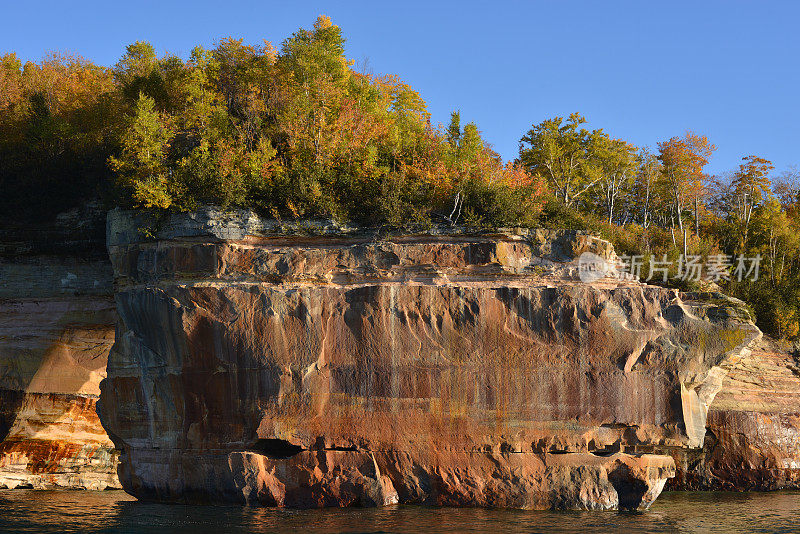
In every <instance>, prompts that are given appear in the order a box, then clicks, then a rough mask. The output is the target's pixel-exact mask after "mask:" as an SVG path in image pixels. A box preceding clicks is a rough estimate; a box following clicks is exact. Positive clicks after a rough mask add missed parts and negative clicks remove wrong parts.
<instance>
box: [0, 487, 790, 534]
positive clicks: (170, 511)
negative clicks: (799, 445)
mask: <svg viewBox="0 0 800 534" xmlns="http://www.w3.org/2000/svg"><path fill="white" fill-rule="evenodd" d="M609 531H616V532H714V533H723V532H800V492H776V493H722V492H712V493H688V492H687V493H680V492H678V493H665V494H663V495H662V496H661V497H659V499H658V500H657V501H656V502H655V504H654V505H653V506H652V507H651V508H650V510H649V511H647V512H643V513H635V514H631V513H622V514H621V513H617V512H538V511H519V510H482V509H474V508H427V507H420V506H396V507H388V508H368V509H357V508H350V509H327V510H303V511H298V510H276V509H268V508H252V507H240V506H188V505H180V504H152V503H142V502H137V501H136V500H134V499H133V498H132V497H130V496H128V495H127V494H125V493H124V492H122V491H103V492H92V491H34V490H0V532H44V533H55V532H124V533H139V532H188V533H193V534H199V533H201V532H225V533H229V532H230V533H235V532H278V533H292V534H310V533H317V532H337V533H338V532H375V533H377V532H381V533H383V532H413V533H418V532H423V533H425V534H436V533H440V532H441V533H444V532H447V533H450V532H526V533H527V532H609Z"/></svg>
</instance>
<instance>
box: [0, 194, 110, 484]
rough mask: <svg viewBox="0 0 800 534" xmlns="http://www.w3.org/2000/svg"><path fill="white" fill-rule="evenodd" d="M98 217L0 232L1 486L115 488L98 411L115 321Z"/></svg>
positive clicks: (88, 214) (79, 214)
mask: <svg viewBox="0 0 800 534" xmlns="http://www.w3.org/2000/svg"><path fill="white" fill-rule="evenodd" d="M104 218H105V217H104V213H103V212H98V211H97V210H89V211H87V210H76V211H75V212H73V213H67V214H64V215H62V216H60V217H59V218H57V219H56V221H55V222H53V223H48V224H45V225H42V226H41V227H30V226H19V227H13V226H8V225H7V226H4V227H3V228H2V229H0V487H8V488H15V487H33V488H54V487H69V488H86V489H105V488H107V487H119V481H118V479H117V476H116V461H117V456H118V454H117V452H116V451H115V449H114V446H113V443H112V442H111V441H110V440H109V438H108V436H107V435H106V433H105V431H104V430H103V428H102V426H101V425H100V420H99V418H98V417H97V413H96V410H95V403H96V401H97V398H98V395H99V393H100V389H99V384H100V381H101V380H102V379H103V378H104V377H105V371H106V361H107V358H108V351H109V349H110V348H111V345H112V344H113V342H114V322H115V320H116V313H115V311H114V301H113V287H112V281H113V279H112V273H111V268H110V265H109V263H108V260H107V259H106V257H105V254H104V250H103V244H104V235H103V232H102V229H103V227H104V225H103V219H104Z"/></svg>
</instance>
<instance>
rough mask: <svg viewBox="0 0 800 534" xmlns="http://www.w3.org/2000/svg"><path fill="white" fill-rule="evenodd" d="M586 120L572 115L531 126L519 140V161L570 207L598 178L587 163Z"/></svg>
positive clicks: (588, 139)
mask: <svg viewBox="0 0 800 534" xmlns="http://www.w3.org/2000/svg"><path fill="white" fill-rule="evenodd" d="M585 122H586V119H585V118H584V117H582V116H581V115H580V114H578V113H573V114H571V115H570V116H569V118H568V119H566V120H564V118H563V117H555V118H553V119H547V120H545V121H543V122H541V123H539V124H536V125H534V126H533V127H532V128H531V129H530V130H529V131H528V133H526V134H525V135H524V136H523V137H522V139H521V140H520V152H519V161H520V163H521V164H522V165H523V167H525V169H526V170H527V171H528V172H529V173H530V174H531V175H536V176H541V177H542V178H544V179H546V180H548V181H549V182H550V184H551V185H552V187H553V189H554V190H555V192H556V194H557V195H558V197H559V198H561V200H562V201H563V202H564V204H566V205H567V206H572V205H573V204H574V203H575V201H576V200H577V199H578V198H579V197H580V196H582V195H584V194H586V193H587V192H588V191H590V190H591V189H592V187H593V186H594V185H595V184H597V183H598V182H599V181H600V180H601V179H602V177H601V176H599V175H598V174H597V173H596V172H595V171H596V167H593V162H592V161H591V154H590V151H591V146H592V142H593V139H592V132H590V131H588V130H586V129H585V128H581V127H580V125H581V124H584V123H585Z"/></svg>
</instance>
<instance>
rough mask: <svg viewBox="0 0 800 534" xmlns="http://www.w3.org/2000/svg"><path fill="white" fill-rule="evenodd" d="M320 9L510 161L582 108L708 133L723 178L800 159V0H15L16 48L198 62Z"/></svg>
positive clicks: (10, 47) (601, 118)
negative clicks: (752, 159) (131, 53)
mask: <svg viewBox="0 0 800 534" xmlns="http://www.w3.org/2000/svg"><path fill="white" fill-rule="evenodd" d="M320 13H324V14H327V15H329V16H330V17H331V18H332V19H333V21H334V23H336V24H338V25H339V26H341V27H342V29H343V31H344V34H345V36H346V37H347V39H348V42H347V54H348V56H349V57H350V58H351V59H355V60H363V59H364V58H368V61H369V65H370V67H371V69H372V70H373V71H374V72H375V73H394V74H398V75H399V76H400V77H401V78H402V79H403V80H405V81H406V82H408V83H410V84H411V85H412V86H413V87H415V88H416V89H417V90H418V91H419V92H420V93H421V94H422V96H423V98H425V99H426V100H427V102H428V104H429V109H430V111H431V112H432V114H433V119H434V121H436V122H446V121H447V120H448V118H449V113H450V111H451V110H453V109H460V110H461V112H462V120H474V121H475V122H477V123H478V126H479V127H480V129H481V130H482V131H483V133H484V137H485V138H486V139H487V140H488V141H489V142H491V143H492V144H493V146H494V147H495V149H496V150H497V151H498V152H500V153H501V154H502V155H503V156H504V157H505V158H507V159H510V158H513V157H515V156H516V153H517V147H518V141H519V138H520V137H521V136H522V135H523V134H524V132H526V131H527V130H528V128H530V126H531V124H532V123H536V122H540V121H541V120H543V119H545V118H548V117H552V116H555V115H567V114H569V113H570V112H572V111H579V112H581V113H582V114H584V115H585V116H586V117H587V118H588V119H589V121H590V122H589V125H590V126H592V127H601V128H604V129H605V130H606V131H608V132H609V133H610V134H611V135H613V136H615V137H622V138H625V139H627V140H630V141H632V142H633V143H636V144H638V145H648V146H653V147H654V146H655V144H656V142H658V141H660V140H663V139H666V138H669V137H671V136H674V135H680V134H682V133H683V132H684V131H685V130H687V129H690V130H693V131H696V132H699V133H704V134H706V135H708V136H709V138H710V139H711V140H712V142H714V143H715V144H716V145H717V146H718V150H717V152H716V154H715V156H714V158H713V160H712V164H711V166H710V170H711V171H712V172H723V171H725V170H729V169H733V168H735V167H736V166H737V165H738V163H739V160H740V158H741V157H742V156H745V155H748V154H751V153H755V154H758V155H760V156H763V157H766V158H768V159H771V160H772V161H773V162H775V164H776V167H777V169H776V172H779V171H781V170H784V169H786V168H788V167H789V166H792V165H797V166H800V105H798V100H797V99H798V96H799V95H800V31H798V29H797V26H798V23H800V2H790V1H785V2H767V1H737V0H728V1H707V2H700V1H697V2H679V1H670V2H666V1H661V2H654V1H637V2H633V1H631V2H622V1H594V2H590V1H569V0H563V1H555V0H552V1H544V0H541V1H531V2H469V1H461V2H435V1H433V0H429V1H423V2H418V1H404V2H392V3H384V2H378V1H375V0H373V1H371V2H329V3H323V2H292V1H286V0H284V1H281V2H268V1H261V2H244V1H238V0H226V1H215V2H211V1H206V0H195V1H191V2H169V1H164V2H152V1H149V0H144V1H138V2H113V1H111V2H109V1H108V0H106V1H104V2H94V1H91V2H64V1H63V0H61V1H59V2H36V1H28V2H7V3H6V5H5V6H4V8H3V14H4V18H5V21H4V24H3V31H2V32H0V52H8V51H16V52H17V53H18V55H19V56H20V57H21V58H22V59H23V60H29V59H30V60H36V59H39V58H40V57H41V56H42V54H43V53H45V52H46V51H50V50H62V51H69V52H76V53H79V54H81V55H83V56H84V57H86V58H88V59H91V60H93V61H95V62H97V63H100V64H104V65H113V64H114V63H115V62H116V60H117V58H119V56H120V55H121V54H122V53H123V51H124V47H125V45H126V44H128V43H130V42H133V41H136V40H147V41H150V42H151V43H153V45H154V46H155V47H156V49H157V50H159V51H160V52H166V51H170V52H173V53H176V54H178V55H181V56H184V57H185V56H186V55H187V54H188V53H189V51H190V50H191V49H192V47H193V46H194V45H196V44H203V45H206V46H211V45H213V44H214V42H215V41H217V40H219V39H220V38H223V37H227V36H235V37H242V38H244V39H245V40H246V41H248V42H253V43H256V42H260V41H261V40H262V39H267V40H269V41H271V42H272V43H273V44H275V45H276V46H277V45H278V44H279V43H280V41H281V40H283V39H284V38H285V37H287V36H288V35H289V34H290V33H291V32H292V31H294V30H295V29H296V28H298V27H300V26H305V27H309V26H311V25H312V24H313V22H314V19H315V18H316V16H317V15H318V14H320Z"/></svg>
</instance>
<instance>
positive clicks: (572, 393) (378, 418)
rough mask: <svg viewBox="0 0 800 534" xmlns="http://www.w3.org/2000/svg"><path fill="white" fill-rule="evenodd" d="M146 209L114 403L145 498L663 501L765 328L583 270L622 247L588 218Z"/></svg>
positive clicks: (711, 303) (120, 239) (130, 223)
mask: <svg viewBox="0 0 800 534" xmlns="http://www.w3.org/2000/svg"><path fill="white" fill-rule="evenodd" d="M143 225H145V221H143V220H141V219H138V218H137V216H135V215H134V214H131V213H126V212H122V211H114V212H112V213H111V214H110V215H109V225H108V247H109V252H110V256H111V260H112V264H113V267H114V274H115V277H116V282H117V285H118V287H117V294H116V304H117V311H118V314H119V323H118V329H117V335H116V341H115V344H114V347H113V349H112V351H111V354H110V356H109V362H108V378H107V379H106V380H104V381H103V382H102V384H101V389H102V394H101V402H100V403H99V405H98V409H99V412H100V415H101V418H102V420H103V424H104V426H105V428H106V429H107V430H108V432H109V435H110V436H111V438H112V439H113V440H114V442H115V444H116V445H117V446H118V447H119V448H120V449H121V450H122V457H121V459H120V479H121V482H122V485H123V487H124V488H125V489H126V490H127V491H128V492H130V493H132V494H133V495H136V496H138V497H141V498H148V499H162V500H182V501H203V500H234V501H242V502H258V503H263V504H268V505H278V506H300V507H309V506H345V505H381V504H388V503H394V502H403V503H425V504H442V505H482V506H507V507H519V508H586V509H603V508H613V507H623V508H640V507H647V506H649V504H650V503H651V502H652V501H653V500H654V499H655V498H656V497H657V496H658V494H659V493H660V491H661V489H662V488H663V486H664V483H665V482H666V480H667V478H669V477H671V476H673V475H674V474H675V465H674V463H673V460H672V457H671V456H670V455H669V454H670V453H672V452H674V451H682V450H689V449H699V448H700V447H702V445H703V443H704V441H705V433H706V423H707V414H708V406H709V405H710V404H711V403H712V401H713V400H714V397H715V395H716V394H717V393H718V392H719V390H720V388H721V387H722V384H723V380H724V378H725V375H726V374H727V373H728V371H729V370H730V369H731V368H732V367H733V366H735V365H737V364H738V363H739V362H741V361H742V359H743V358H747V357H748V356H749V355H750V350H749V347H751V346H752V345H753V344H754V343H755V342H756V341H757V340H758V339H759V338H760V332H759V331H758V329H756V328H755V327H754V326H753V324H752V323H751V321H750V318H749V315H748V313H747V311H746V310H745V309H744V307H743V306H742V305H741V303H740V302H738V301H735V300H732V299H728V298H725V297H723V296H722V295H718V294H713V295H712V294H702V295H700V294H683V295H682V294H679V293H678V292H677V291H674V290H667V289H662V288H658V287H653V286H647V285H643V284H640V283H638V282H632V281H624V282H622V281H608V280H606V281H600V282H594V283H591V284H585V283H581V282H580V280H579V279H578V277H577V276H576V268H577V267H576V258H577V257H578V255H579V254H580V253H582V252H584V251H590V252H593V253H595V254H597V255H600V256H601V257H605V258H611V257H612V256H613V254H614V253H613V250H612V249H611V247H610V245H609V244H608V243H607V242H604V241H601V240H599V239H596V238H593V237H591V236H587V235H583V234H580V233H576V232H544V231H536V232H523V231H520V232H498V233H495V234H480V233H478V234H468V233H458V232H450V233H448V232H435V231H432V232H428V233H425V234H421V235H417V236H382V237H381V236H378V235H376V234H374V233H368V232H363V231H358V230H354V229H347V228H337V227H333V226H331V225H320V224H314V223H304V224H301V225H280V224H278V223H277V222H275V221H266V220H261V219H258V218H257V217H255V216H253V215H252V214H250V213H248V212H240V213H234V214H222V213H219V212H216V211H214V210H203V211H200V212H197V213H194V214H187V215H180V216H173V217H172V218H170V219H169V220H167V221H162V223H161V224H160V226H158V228H157V229H156V230H154V231H155V233H156V234H157V236H158V239H157V240H154V241H147V240H144V239H143V238H142V237H141V235H142V234H141V233H139V232H138V231H137V229H138V228H139V227H141V226H143ZM654 453H656V454H654ZM676 455H677V453H676Z"/></svg>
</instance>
